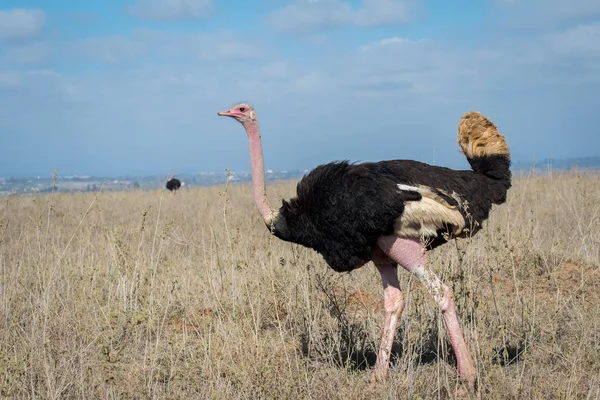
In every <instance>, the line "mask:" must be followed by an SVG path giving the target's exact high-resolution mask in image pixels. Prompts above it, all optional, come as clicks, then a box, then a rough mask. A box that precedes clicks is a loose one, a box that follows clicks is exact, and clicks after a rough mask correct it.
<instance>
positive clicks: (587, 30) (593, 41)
mask: <svg viewBox="0 0 600 400" xmlns="http://www.w3.org/2000/svg"><path fill="white" fill-rule="evenodd" d="M547 40H548V42H549V46H550V48H552V49H553V50H554V51H555V52H556V53H557V54H559V55H596V56H600V23H596V24H584V25H579V26H576V27H573V28H570V29H566V30H564V31H562V32H556V33H553V34H550V35H548V36H547Z"/></svg>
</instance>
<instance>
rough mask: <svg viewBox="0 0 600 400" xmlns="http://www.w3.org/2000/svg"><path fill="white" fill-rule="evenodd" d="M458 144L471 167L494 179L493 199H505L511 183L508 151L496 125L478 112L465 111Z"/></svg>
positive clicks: (496, 201)
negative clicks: (496, 188)
mask: <svg viewBox="0 0 600 400" xmlns="http://www.w3.org/2000/svg"><path fill="white" fill-rule="evenodd" d="M458 144H459V145H460V147H461V149H462V152H463V153H464V155H465V156H466V157H467V160H468V161H469V164H471V168H473V171H475V172H477V173H480V174H482V175H485V176H486V177H488V178H490V179H492V180H493V181H494V183H495V184H494V186H496V187H498V188H499V193H497V194H496V195H495V196H494V197H495V198H494V202H495V203H503V202H504V201H505V200H506V192H507V191H508V189H509V188H510V186H511V172H510V151H509V149H508V144H507V143H506V138H505V137H504V136H503V135H502V134H501V133H500V132H498V129H497V127H496V125H495V124H494V123H493V122H492V121H490V120H489V119H488V118H487V117H484V116H483V115H481V113H479V112H475V111H471V112H468V113H465V114H464V115H463V116H462V118H461V119H460V121H459V123H458Z"/></svg>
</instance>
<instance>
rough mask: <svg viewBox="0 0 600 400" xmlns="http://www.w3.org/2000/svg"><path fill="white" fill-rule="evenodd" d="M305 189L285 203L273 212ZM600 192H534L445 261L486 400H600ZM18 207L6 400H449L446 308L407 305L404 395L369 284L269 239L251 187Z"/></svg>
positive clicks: (583, 186)
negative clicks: (379, 357)
mask: <svg viewBox="0 0 600 400" xmlns="http://www.w3.org/2000/svg"><path fill="white" fill-rule="evenodd" d="M293 189H294V185H293V184H292V183H281V184H277V185H273V186H272V187H270V188H269V192H270V195H271V199H272V203H274V204H275V203H278V201H276V200H277V196H279V195H283V196H288V195H290V194H291V193H292V192H293ZM599 200H600V175H599V174H583V173H580V172H569V173H564V174H563V173H554V174H553V175H552V176H550V177H541V176H536V175H532V176H527V177H522V178H519V179H517V180H516V181H515V186H514V188H513V189H512V190H511V192H510V195H509V201H508V203H507V204H505V205H503V206H502V207H498V208H496V209H495V211H494V212H493V215H492V217H491V219H490V221H489V223H487V226H486V227H485V230H484V231H482V232H481V233H479V234H478V235H477V236H476V237H475V238H473V239H472V240H462V241H460V242H456V243H451V244H449V245H446V246H443V247H442V248H440V249H437V250H435V251H434V252H432V253H431V254H430V265H431V266H432V267H433V268H434V269H435V270H436V271H437V272H438V273H439V274H441V275H442V276H443V277H444V278H445V279H444V280H445V281H446V282H450V281H451V282H453V283H452V286H453V288H454V293H455V297H456V304H457V307H458V311H459V317H460V319H461V321H462V324H463V327H464V330H465V334H466V340H467V343H468V345H469V347H470V348H471V349H472V354H473V356H474V358H475V363H476V366H477V369H478V373H479V389H478V393H477V394H478V397H480V398H484V399H504V398H510V399H512V398H527V399H529V398H539V399H565V398H569V399H571V398H577V399H586V398H587V399H599V398H600V386H599V385H600V378H599V376H600V267H599V265H600V201H599ZM1 202H2V203H1V204H0V274H1V275H0V279H1V280H0V297H1V301H0V395H1V396H5V397H11V398H131V399H135V398H144V399H146V398H210V399H259V398H285V399H289V398H294V399H295V398H298V399H301V398H315V399H321V398H326V399H355V398H356V399H373V398H403V399H419V398H448V397H449V395H448V393H453V392H454V388H455V384H456V369H455V361H454V359H453V355H452V352H451V347H450V346H449V345H448V342H447V339H446V333H445V328H444V327H443V325H442V324H441V318H440V317H439V315H438V312H437V310H436V307H435V305H434V303H433V302H432V301H431V300H430V299H429V298H428V296H427V294H426V293H425V292H424V291H423V290H422V288H421V287H420V285H419V284H417V283H416V282H415V281H414V280H413V278H412V277H411V276H410V275H409V274H408V273H405V272H402V273H401V282H402V285H403V287H404V288H405V291H406V294H407V304H406V307H405V312H404V314H403V318H402V322H401V325H400V329H399V330H398V333H397V345H396V346H395V356H394V360H393V366H392V368H391V371H390V379H389V380H388V382H386V383H382V384H379V385H376V386H373V387H371V386H369V384H368V370H369V368H370V366H371V365H372V363H373V361H374V357H375V350H376V348H377V346H378V345H379V336H380V329H381V325H382V323H383V314H382V309H381V301H382V298H383V294H382V289H381V286H380V281H379V277H378V274H377V273H376V272H375V269H374V268H373V267H372V266H371V265H367V266H365V267H364V268H362V269H360V270H358V271H355V272H353V273H352V274H350V275H348V274H346V275H338V274H336V273H334V272H331V271H330V270H329V269H328V268H326V266H325V264H324V263H323V261H322V260H321V258H320V256H318V255H317V254H316V253H314V252H312V251H310V250H307V249H304V248H302V247H298V246H294V245H291V244H288V243H283V242H281V241H278V240H277V239H276V238H273V237H270V236H269V234H268V232H267V230H266V229H265V227H264V226H263V224H262V223H261V222H260V220H259V216H258V212H257V211H256V210H255V208H254V204H253V203H252V198H251V190H250V188H249V187H248V186H247V185H242V186H234V187H230V188H225V187H220V188H207V189H194V190H189V191H181V192H179V193H178V194H177V195H176V196H170V195H169V194H168V193H165V192H131V193H99V194H96V195H94V194H72V195H69V194H61V195H54V194H51V195H48V196H45V197H9V198H4V199H1Z"/></svg>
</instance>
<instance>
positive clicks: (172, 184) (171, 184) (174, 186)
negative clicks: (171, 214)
mask: <svg viewBox="0 0 600 400" xmlns="http://www.w3.org/2000/svg"><path fill="white" fill-rule="evenodd" d="M166 187H167V189H168V190H169V191H170V192H171V193H173V194H175V192H176V191H177V190H179V188H180V187H181V181H180V180H179V179H177V178H175V175H171V177H169V179H168V180H167V184H166Z"/></svg>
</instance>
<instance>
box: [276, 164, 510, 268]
mask: <svg viewBox="0 0 600 400" xmlns="http://www.w3.org/2000/svg"><path fill="white" fill-rule="evenodd" d="M477 162H480V163H484V161H482V160H480V161H477ZM485 162H487V163H488V164H490V165H493V166H497V164H500V165H501V166H500V167H498V168H497V169H498V171H500V170H501V168H503V167H505V166H506V164H505V163H503V162H504V160H503V159H502V160H501V159H492V160H487V161H485ZM506 168H507V169H508V167H507V166H506ZM499 176H500V178H499V179H495V178H492V177H490V176H488V175H484V174H482V173H479V172H475V171H457V170H452V169H448V168H444V167H437V166H432V165H428V164H425V163H421V162H418V161H412V160H391V161H380V162H376V163H361V164H350V163H349V162H348V161H341V162H333V163H329V164H324V165H320V166H318V167H317V168H315V169H314V170H312V171H311V172H310V173H308V174H307V175H306V176H305V177H304V178H303V179H302V180H301V181H300V182H299V183H298V185H297V188H296V197H294V198H292V199H290V200H289V201H286V200H284V201H283V203H282V205H281V208H280V210H279V215H278V217H277V219H276V220H275V221H274V224H273V234H274V235H275V236H277V237H278V238H280V239H282V240H286V241H289V242H294V243H298V244H301V245H304V246H306V247H309V248H312V249H314V250H315V251H317V252H318V253H320V254H321V255H322V256H323V258H324V259H325V261H326V262H327V264H328V265H329V266H330V267H331V268H333V269H334V270H335V271H337V272H344V271H352V270H353V269H356V268H358V267H360V266H361V265H363V264H364V263H366V262H367V261H369V260H370V259H371V253H372V251H373V249H374V247H375V246H376V242H377V238H378V237H379V236H383V235H389V234H392V233H393V227H394V222H395V220H396V219H397V218H398V217H400V216H401V215H402V213H403V212H404V206H405V203H406V202H407V201H418V200H421V194H420V193H418V192H411V191H405V190H399V189H398V184H405V185H425V186H428V187H430V188H432V189H434V190H435V189H440V190H443V191H445V192H446V193H449V194H452V192H456V193H457V194H458V195H460V197H461V198H462V199H463V200H467V201H468V208H467V210H461V212H462V213H463V216H465V220H466V221H477V222H478V223H479V226H476V225H475V226H473V229H472V232H471V233H472V234H474V233H475V232H477V231H478V230H479V228H480V226H481V222H482V221H483V220H485V219H486V218H487V217H488V216H489V212H490V209H491V206H492V203H496V204H498V202H503V201H504V200H505V199H506V190H508V188H509V187H510V171H508V172H507V173H504V174H500V175H499ZM437 194H438V195H440V197H442V198H444V200H446V201H447V202H448V203H449V204H451V205H457V204H458V203H457V201H456V200H455V199H454V198H452V197H449V196H447V195H445V194H444V193H442V192H439V191H438V192H437ZM467 214H468V215H467ZM439 233H440V234H441V233H442V232H439ZM430 239H431V240H430V241H429V244H428V246H427V248H428V249H432V248H435V247H437V246H439V245H440V244H443V243H444V242H445V241H446V239H445V238H443V237H442V236H441V235H438V237H435V238H430Z"/></svg>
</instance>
